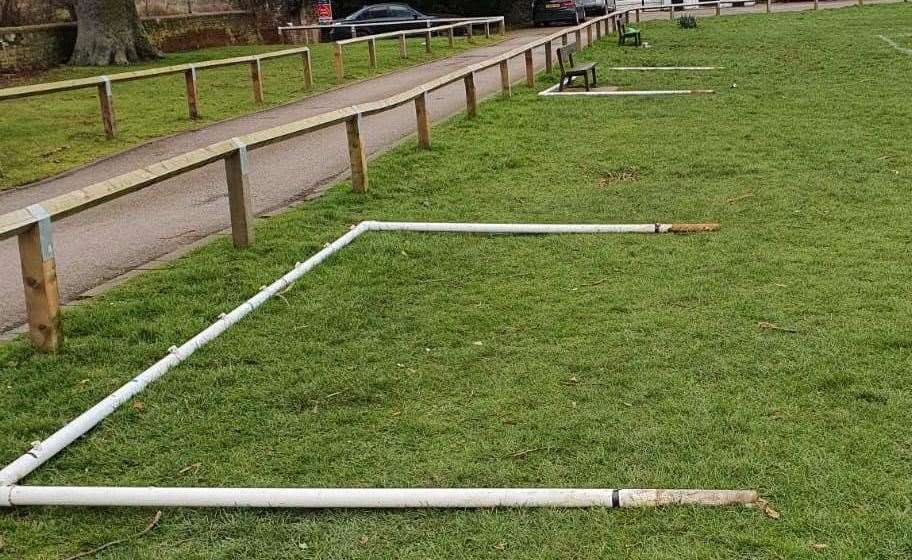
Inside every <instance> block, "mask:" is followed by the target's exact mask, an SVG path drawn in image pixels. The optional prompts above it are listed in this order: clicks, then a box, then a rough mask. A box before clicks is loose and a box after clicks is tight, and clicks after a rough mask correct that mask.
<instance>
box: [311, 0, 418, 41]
mask: <svg viewBox="0 0 912 560" xmlns="http://www.w3.org/2000/svg"><path fill="white" fill-rule="evenodd" d="M428 19H436V17H435V16H428V15H425V14H422V13H421V12H419V11H418V10H416V9H415V8H412V7H411V6H407V5H405V4H372V5H370V6H364V7H363V8H361V9H360V10H358V11H357V12H355V13H353V14H351V15H350V16H348V17H345V18H343V19H340V20H336V21H334V22H333V25H337V26H338V27H333V28H332V30H330V32H329V38H330V40H331V41H338V40H340V39H351V37H352V28H351V27H350V26H349V25H348V24H353V23H357V24H365V23H367V24H370V23H377V24H382V25H377V26H376V27H374V26H371V25H364V26H360V25H359V26H358V27H355V28H354V32H355V35H356V36H359V37H361V36H364V35H375V34H377V33H386V32H387V31H401V30H403V29H414V28H416V27H424V24H423V23H416V20H417V21H422V22H423V20H428ZM431 25H433V24H431Z"/></svg>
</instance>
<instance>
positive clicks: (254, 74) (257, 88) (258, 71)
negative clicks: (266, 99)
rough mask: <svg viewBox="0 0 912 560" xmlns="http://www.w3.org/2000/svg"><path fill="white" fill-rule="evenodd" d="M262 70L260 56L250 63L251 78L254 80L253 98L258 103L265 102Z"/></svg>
mask: <svg viewBox="0 0 912 560" xmlns="http://www.w3.org/2000/svg"><path fill="white" fill-rule="evenodd" d="M262 70H263V69H262V67H261V66H260V59H259V58H257V59H256V60H254V61H253V62H251V63H250V80H251V81H252V82H253V100H254V101H255V102H257V103H262V102H263V72H262Z"/></svg>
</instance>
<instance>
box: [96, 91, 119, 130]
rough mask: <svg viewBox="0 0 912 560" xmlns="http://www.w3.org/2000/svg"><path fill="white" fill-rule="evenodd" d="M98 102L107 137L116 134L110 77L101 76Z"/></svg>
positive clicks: (115, 118)
mask: <svg viewBox="0 0 912 560" xmlns="http://www.w3.org/2000/svg"><path fill="white" fill-rule="evenodd" d="M98 102H99V103H100V105H101V122H102V124H104V129H105V135H107V137H108V138H114V137H115V136H117V117H116V115H115V114H114V92H113V91H112V90H111V78H109V77H107V76H102V77H101V83H100V84H98Z"/></svg>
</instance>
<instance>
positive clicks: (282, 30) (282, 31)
mask: <svg viewBox="0 0 912 560" xmlns="http://www.w3.org/2000/svg"><path fill="white" fill-rule="evenodd" d="M492 17H496V16H492ZM486 19H491V18H488V17H455V18H432V19H431V18H429V19H416V20H409V21H407V22H406V23H414V24H423V26H424V27H434V26H436V25H441V24H443V25H445V24H448V23H457V22H458V23H468V22H472V21H482V20H486ZM500 19H503V18H500ZM399 25H403V22H402V21H391V22H374V23H356V22H350V23H342V22H336V23H323V24H313V25H284V26H280V27H278V33H279V38H280V39H281V40H282V41H283V42H287V41H288V40H289V37H290V36H291V35H292V33H295V32H299V31H303V37H304V41H305V43H310V42H314V43H319V42H320V40H319V36H317V37H316V38H314V37H312V36H311V34H312V33H313V32H319V31H320V30H323V29H339V28H341V29H346V28H347V29H348V30H349V31H350V32H351V35H352V37H355V36H356V35H357V33H358V29H359V28H361V27H369V28H371V29H374V28H376V27H390V26H399Z"/></svg>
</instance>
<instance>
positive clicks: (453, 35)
mask: <svg viewBox="0 0 912 560" xmlns="http://www.w3.org/2000/svg"><path fill="white" fill-rule="evenodd" d="M447 39H448V40H449V42H450V48H451V49H452V48H453V47H455V46H456V30H455V29H453V28H452V27H451V28H449V29H447Z"/></svg>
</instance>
